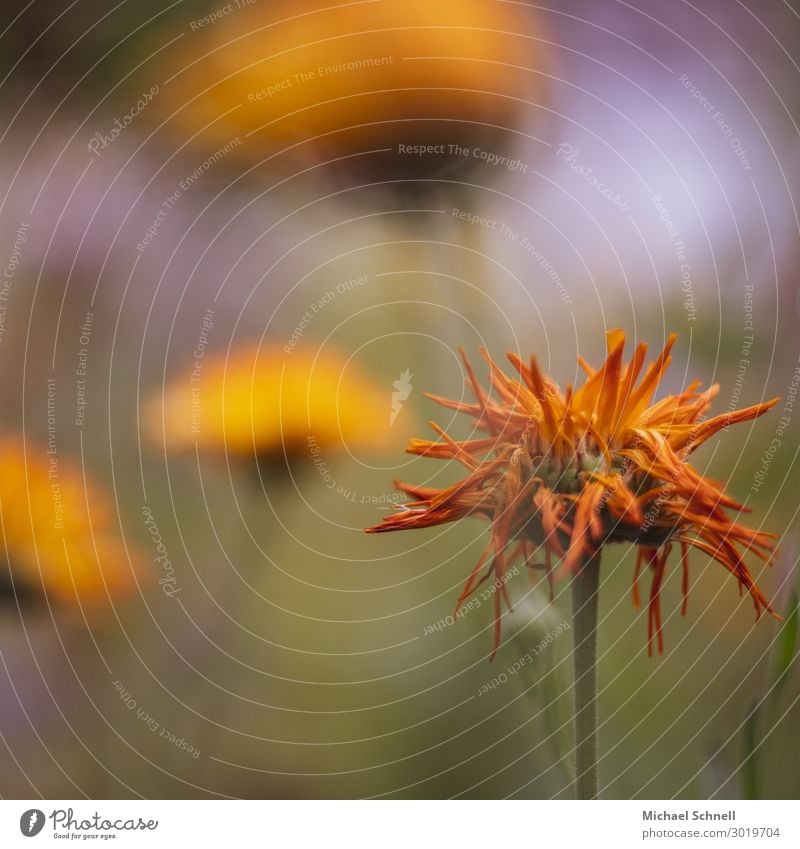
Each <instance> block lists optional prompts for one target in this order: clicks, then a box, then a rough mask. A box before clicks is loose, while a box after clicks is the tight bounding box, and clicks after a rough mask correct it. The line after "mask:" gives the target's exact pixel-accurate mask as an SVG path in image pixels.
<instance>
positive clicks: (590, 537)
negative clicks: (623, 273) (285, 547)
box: [368, 330, 778, 652]
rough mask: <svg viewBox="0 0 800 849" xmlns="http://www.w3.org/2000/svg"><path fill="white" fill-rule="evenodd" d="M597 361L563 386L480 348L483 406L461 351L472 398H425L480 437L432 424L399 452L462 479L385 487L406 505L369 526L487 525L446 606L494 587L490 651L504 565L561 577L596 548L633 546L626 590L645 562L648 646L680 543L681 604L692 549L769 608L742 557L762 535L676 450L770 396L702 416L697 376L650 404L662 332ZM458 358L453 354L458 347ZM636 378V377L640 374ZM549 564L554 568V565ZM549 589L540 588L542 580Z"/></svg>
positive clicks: (762, 543) (712, 391) (762, 544)
mask: <svg viewBox="0 0 800 849" xmlns="http://www.w3.org/2000/svg"><path fill="white" fill-rule="evenodd" d="M607 338H608V357H607V359H606V361H605V363H604V364H603V365H602V367H601V368H600V369H598V370H595V369H593V368H591V367H590V366H589V365H588V364H586V363H585V362H584V361H583V360H581V361H580V364H581V366H582V368H583V369H584V370H585V372H586V374H587V379H586V381H585V383H584V384H583V386H581V387H580V388H579V389H575V390H573V387H572V386H569V385H568V386H567V387H566V390H565V391H564V392H562V391H561V390H560V389H559V388H558V387H557V386H556V384H555V383H553V381H551V380H550V379H549V378H547V377H546V376H544V375H543V374H542V372H541V370H540V369H539V365H538V363H537V361H536V358H535V357H532V358H531V360H530V363H529V364H525V363H524V362H522V360H520V358H519V357H517V356H516V355H515V354H509V355H508V359H509V361H510V362H511V364H512V365H513V366H514V368H515V369H516V370H517V372H518V373H519V375H520V378H521V379H516V378H510V377H507V376H506V375H505V374H503V372H502V371H500V369H499V368H498V366H497V365H496V364H495V363H494V362H493V361H492V360H491V358H490V357H489V355H488V354H487V353H486V352H485V351H482V353H483V356H484V358H485V359H486V361H487V363H488V365H489V370H490V379H491V387H492V389H493V390H494V393H495V394H496V396H497V397H496V400H495V399H494V398H493V397H491V395H490V393H488V392H486V391H485V390H484V389H483V388H482V387H481V385H480V383H479V382H478V380H477V378H476V376H475V373H474V372H473V370H472V368H471V366H470V365H469V363H468V362H467V360H466V358H464V364H465V368H466V371H467V375H468V381H469V385H470V386H471V389H472V392H473V394H474V396H475V403H464V402H460V401H450V400H447V399H445V398H438V397H434V396H431V397H434V400H436V401H438V402H439V403H440V404H442V405H443V406H444V407H447V408H448V409H452V410H457V411H459V412H463V413H466V414H468V415H469V416H472V417H473V419H474V420H475V428H476V430H478V431H483V432H484V433H485V434H486V435H485V436H480V437H477V438H473V439H468V440H463V441H455V440H453V439H451V438H450V437H449V436H448V435H447V434H446V433H445V432H444V431H443V430H442V429H441V428H439V427H438V426H437V425H433V427H434V429H435V430H436V431H437V433H438V434H439V436H440V437H441V439H440V441H438V442H430V441H427V440H421V439H413V440H412V441H411V444H410V446H409V448H408V451H409V452H410V453H412V454H419V455H422V456H425V457H435V458H437V459H442V460H456V461H457V462H459V463H460V464H461V465H463V466H464V467H465V468H466V469H467V471H468V474H467V476H466V477H465V478H463V479H462V480H460V481H459V482H458V483H456V484H454V485H453V486H450V487H447V488H445V489H434V488H430V487H418V486H413V485H410V484H405V483H398V484H397V486H398V488H399V489H400V490H401V491H402V492H404V493H406V494H407V495H409V496H410V497H411V499H412V500H411V503H405V504H403V505H401V506H400V508H399V512H397V513H394V514H392V515H389V516H386V517H385V518H384V522H383V524H381V525H378V526H376V527H372V528H369V529H368V532H370V533H380V532H384V531H396V530H403V529H407V528H425V527H430V526H432V525H440V524H443V523H445V522H452V521H455V520H457V519H461V518H464V517H465V516H481V517H483V518H486V519H488V520H489V521H490V522H491V537H490V540H489V543H488V545H487V546H486V549H485V551H484V553H483V555H482V556H481V558H480V560H479V561H478V563H477V564H476V566H475V568H474V569H473V570H472V573H471V574H470V576H469V579H468V580H467V583H466V585H465V587H464V590H463V593H462V595H461V598H460V599H459V602H458V604H457V608H458V607H460V605H461V602H462V601H463V600H464V599H465V598H466V597H467V596H468V595H470V593H472V592H473V591H474V590H475V588H476V587H477V586H478V584H479V583H480V582H481V581H483V580H486V579H489V578H493V579H494V580H495V581H496V587H497V591H496V592H495V593H494V599H495V651H496V649H497V645H498V643H499V639H500V616H501V607H500V605H501V598H504V599H505V601H506V603H507V604H508V596H507V593H506V588H505V582H504V580H503V577H504V575H505V574H506V572H507V569H508V565H509V562H510V561H512V560H513V559H514V558H522V559H523V560H524V562H525V563H526V564H527V565H528V566H533V565H534V564H533V556H534V553H535V551H536V549H538V548H541V549H542V551H543V555H544V563H543V564H541V565H540V567H539V568H542V569H543V570H544V571H545V573H546V575H547V577H548V579H549V580H550V581H551V582H552V579H553V577H554V576H555V577H560V576H563V575H567V574H574V573H576V572H577V571H579V570H580V569H581V568H583V566H584V564H586V563H587V562H588V561H589V560H590V559H591V558H592V557H593V556H594V555H595V554H596V553H597V552H598V551H599V549H600V547H601V546H602V545H603V544H605V543H608V542H631V543H634V544H635V545H637V546H638V549H639V551H638V560H637V566H636V572H635V575H634V585H633V597H634V603H635V604H636V605H638V603H639V595H638V583H637V582H638V577H639V573H640V570H641V567H642V565H643V564H647V565H648V566H649V567H650V570H651V573H652V583H651V589H650V602H649V617H648V623H649V624H648V649H649V650H650V651H651V652H652V640H653V639H655V640H656V642H657V645H658V649H659V651H662V650H663V640H662V632H661V611H660V603H659V598H660V595H659V594H660V589H661V585H662V581H663V579H664V573H665V570H666V564H667V559H668V557H669V555H670V552H671V550H672V548H673V545H674V544H679V545H680V551H681V557H680V564H681V569H682V572H683V591H684V604H683V611H684V612H685V610H686V594H687V591H688V553H689V549H690V548H697V549H699V550H700V551H702V552H703V553H704V554H707V555H708V556H709V557H712V558H714V559H715V560H716V561H718V562H719V563H721V564H722V565H723V566H724V567H725V568H726V569H727V570H728V571H729V572H731V574H733V576H734V577H735V578H736V580H737V581H738V582H739V585H740V587H741V588H742V589H744V590H747V592H749V593H750V596H751V597H752V600H753V604H754V606H755V610H756V617H758V616H759V615H760V613H761V612H762V610H767V611H769V612H770V613H773V614H774V611H773V609H772V607H771V606H770V604H769V602H768V601H767V600H766V598H765V597H764V595H763V594H762V592H761V591H760V590H759V588H758V587H757V586H756V583H755V581H754V579H753V576H752V575H751V573H750V570H749V569H748V568H747V566H746V564H745V562H744V560H743V553H744V552H751V553H753V554H755V555H756V556H757V557H759V558H761V559H762V560H763V561H765V562H767V563H768V562H770V559H771V553H772V545H771V540H772V539H773V535H772V534H767V533H763V532H761V531H758V530H754V529H752V528H749V527H747V526H745V525H743V524H740V523H739V522H738V521H736V519H735V518H731V517H730V516H729V515H728V513H727V512H726V511H728V510H733V511H736V512H737V513H740V512H742V511H745V510H747V508H746V507H744V506H743V505H742V504H740V503H738V502H737V501H735V500H734V499H733V498H731V497H730V496H728V495H726V494H725V492H724V489H723V486H722V485H721V484H719V483H716V482H714V481H712V480H709V479H708V478H706V477H704V476H703V475H701V474H700V473H699V472H697V471H696V470H695V469H694V468H693V467H692V466H691V465H690V464H689V463H688V462H687V459H686V458H687V457H688V455H689V454H691V452H692V451H694V450H695V449H696V448H697V447H698V446H700V445H702V444H703V443H704V442H705V441H706V440H707V439H708V438H709V437H711V436H713V435H714V434H715V433H717V432H718V431H719V430H721V429H722V428H724V427H727V426H728V425H731V424H735V423H737V422H744V421H748V420H750V419H755V418H757V417H758V416H761V415H763V414H764V413H765V412H766V411H767V410H768V409H769V408H770V407H772V406H773V405H774V404H775V403H776V402H777V401H778V399H777V398H775V399H773V400H772V401H769V402H768V403H765V404H758V405H756V406H754V407H748V408H747V409H743V410H739V411H737V412H735V413H724V414H722V415H719V416H715V417H713V418H706V417H705V414H706V411H707V410H708V409H709V407H710V406H711V401H712V399H713V398H714V397H715V396H716V394H717V392H718V389H719V387H718V386H716V385H715V386H712V387H711V388H709V389H707V390H706V391H705V392H699V391H698V387H699V381H696V382H694V383H692V384H691V385H690V386H688V387H687V388H686V390H685V391H683V392H681V393H680V394H678V395H668V396H666V397H664V398H662V399H661V400H660V401H658V402H656V403H655V404H654V403H653V395H654V393H655V391H656V388H657V387H658V384H659V382H660V380H661V377H662V375H663V374H664V372H665V371H666V369H667V368H668V366H669V363H670V359H671V357H670V351H671V350H672V347H673V344H674V342H675V336H674V335H673V336H670V338H669V341H668V342H667V345H666V347H665V348H664V350H663V351H662V352H661V354H660V355H659V356H658V358H657V359H656V360H655V361H654V362H653V363H651V364H650V365H649V366H648V367H647V368H645V369H644V372H643V371H642V370H643V367H644V363H645V356H646V353H647V346H646V345H645V344H644V343H642V344H640V345H639V346H638V347H637V348H636V350H635V352H634V354H633V357H632V359H631V360H630V362H628V363H627V364H625V363H623V349H624V345H625V337H624V334H623V333H622V332H621V331H619V330H613V331H611V332H610V333H608V336H607ZM462 356H463V354H462ZM640 378H641V379H640ZM553 558H560V565H559V566H558V568H557V569H556V570H555V572H554V569H553ZM551 591H552V583H551Z"/></svg>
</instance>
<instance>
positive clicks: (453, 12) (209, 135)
mask: <svg viewBox="0 0 800 849" xmlns="http://www.w3.org/2000/svg"><path fill="white" fill-rule="evenodd" d="M242 7H243V8H242ZM532 15H533V12H532V11H531V10H530V9H526V10H524V11H523V10H522V8H521V7H520V6H518V5H515V4H513V3H498V2H495V0H439V2H436V3H431V2H427V0H381V2H362V3H353V2H343V0H339V2H326V3H323V4H319V3H310V2H307V0H305V2H299V0H278V1H277V2H271V3H262V2H258V3H253V4H251V5H247V4H241V7H236V8H234V9H233V10H232V11H231V12H230V13H229V14H221V15H218V16H217V18H216V19H215V20H213V21H209V20H208V19H199V20H197V21H194V22H192V24H190V30H191V31H188V32H186V34H185V37H184V38H182V39H181V40H180V41H179V42H178V43H176V44H175V45H174V46H173V47H171V48H170V51H169V53H168V54H165V55H166V56H167V61H169V63H170V67H169V68H166V69H164V76H165V77H167V78H168V82H167V83H166V84H165V85H164V86H163V87H162V91H160V93H159V96H158V97H157V98H156V99H155V101H154V105H155V109H156V111H159V110H160V114H161V115H162V117H163V118H168V119H169V124H168V125H167V126H168V127H169V128H173V129H178V130H180V132H181V134H182V136H184V137H185V136H187V135H188V136H193V137H194V136H195V134H197V139H199V140H200V141H201V142H202V143H203V144H204V145H205V146H207V147H208V148H209V149H215V148H219V147H221V146H224V145H226V144H228V143H229V142H231V140H232V139H234V138H236V137H240V142H241V143H240V144H238V145H237V147H236V150H235V151H234V153H233V155H234V156H244V157H247V159H248V161H260V160H261V159H263V158H265V157H266V156H267V155H268V154H269V152H270V151H271V150H276V149H280V148H281V147H283V146H286V145H291V144H293V143H295V142H301V141H305V140H310V141H311V143H312V146H313V150H314V151H315V153H316V155H317V156H324V157H335V156H346V155H350V154H357V153H362V152H364V151H367V150H369V149H370V148H372V149H380V148H386V147H389V148H392V150H391V151H389V158H390V161H392V162H394V163H395V164H396V163H397V162H398V160H401V161H402V162H403V163H404V164H405V165H407V166H408V167H409V168H410V169H415V170H416V171H419V170H425V171H430V170H431V167H432V166H431V163H433V164H434V166H435V168H436V169H438V168H439V167H441V164H442V162H443V161H444V155H443V151H437V152H436V153H431V154H429V155H423V156H421V157H420V156H419V155H417V156H415V155H411V154H409V155H403V156H400V157H398V155H397V154H398V149H397V146H398V144H399V143H405V144H408V145H414V144H419V143H424V144H426V145H428V144H436V143H451V142H453V143H455V142H458V143H459V144H460V145H464V144H466V143H471V142H474V143H478V142H479V141H481V140H482V139H485V140H488V139H496V138H498V137H500V138H502V137H501V136H499V133H502V132H504V131H506V130H508V129H510V130H512V131H513V130H515V129H520V124H521V119H520V114H521V112H522V108H521V107H523V106H524V105H525V102H526V101H527V102H528V103H534V104H535V103H540V102H541V95H542V89H543V87H544V85H543V82H544V80H545V79H546V76H545V74H544V73H543V72H542V71H543V62H542V54H543V52H544V51H543V44H544V40H542V39H539V38H537V36H538V32H537V31H536V27H535V25H534V23H533V20H534V19H533V17H532ZM528 69H529V70H528ZM153 114H156V113H155V112H154V113H153ZM249 133H254V134H255V135H254V136H253V137H252V138H248V137H247V136H248V134H249ZM504 143H507V142H506V141H505V140H504ZM265 145H266V147H265ZM490 151H491V152H493V153H500V152H503V151H498V150H497V148H496V147H494V146H492V147H491V148H490ZM448 153H449V151H448ZM461 157H462V154H458V156H456V157H450V159H451V160H452V159H453V158H455V159H456V160H459V159H460V158H461ZM374 159H375V157H374V156H370V157H368V160H370V161H373V160H374Z"/></svg>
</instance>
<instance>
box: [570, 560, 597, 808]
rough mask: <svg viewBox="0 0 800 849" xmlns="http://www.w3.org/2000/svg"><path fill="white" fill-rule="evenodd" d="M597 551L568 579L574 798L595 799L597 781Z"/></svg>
mask: <svg viewBox="0 0 800 849" xmlns="http://www.w3.org/2000/svg"><path fill="white" fill-rule="evenodd" d="M599 586H600V550H599V549H598V551H597V553H596V554H595V555H594V556H593V557H590V558H589V559H588V560H586V562H585V563H584V564H583V565H582V566H581V568H580V569H579V571H578V572H577V573H576V575H575V577H574V578H573V579H572V627H573V641H574V648H573V666H574V671H575V681H574V684H573V692H574V699H575V798H576V799H596V798H597V797H598V795H599V782H598V778H597V595H598V588H599Z"/></svg>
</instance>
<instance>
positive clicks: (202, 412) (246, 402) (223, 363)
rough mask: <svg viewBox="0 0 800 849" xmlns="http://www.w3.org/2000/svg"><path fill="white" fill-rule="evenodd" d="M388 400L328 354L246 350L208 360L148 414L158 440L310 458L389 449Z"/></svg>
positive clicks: (174, 383) (218, 449)
mask: <svg viewBox="0 0 800 849" xmlns="http://www.w3.org/2000/svg"><path fill="white" fill-rule="evenodd" d="M388 416H389V395H387V393H386V392H385V391H381V388H380V387H378V386H376V384H375V383H374V382H373V381H372V379H370V378H369V377H368V376H367V375H365V374H363V373H362V372H361V371H360V370H359V369H358V368H357V367H356V366H355V365H354V364H353V363H352V362H348V361H347V360H345V358H344V357H342V356H340V355H338V354H336V353H335V352H333V351H331V350H327V349H326V350H325V351H324V352H316V351H311V352H304V351H301V350H294V351H292V353H288V354H287V353H286V352H285V351H284V350H283V349H282V348H280V347H278V346H277V345H271V346H264V347H259V346H255V345H253V346H247V347H244V348H240V349H238V350H235V351H233V352H232V353H230V354H228V355H227V356H225V357H208V358H206V359H205V360H204V361H203V362H202V368H201V369H200V370H199V371H197V372H196V373H190V372H189V371H187V373H186V374H185V375H184V376H183V377H181V378H179V379H175V380H173V381H172V382H171V383H170V384H169V385H168V386H167V387H166V389H165V390H164V392H163V394H162V395H159V396H158V397H155V398H153V399H151V401H150V402H149V404H148V406H147V409H146V411H145V424H146V427H147V430H148V432H149V434H150V436H151V438H153V439H154V440H155V441H157V442H160V443H163V444H165V446H166V447H167V448H170V449H176V450H187V449H189V450H192V451H193V450H194V448H195V445H196V446H197V447H199V448H200V449H205V450H211V451H214V452H222V451H225V452H228V453H231V454H239V455H250V456H253V455H258V456H259V457H263V458H275V459H280V458H282V457H283V456H284V455H286V456H291V455H293V454H302V453H303V452H307V451H308V446H309V444H310V442H309V440H313V442H314V445H315V446H318V447H320V448H327V449H331V450H343V449H345V448H353V449H379V448H381V447H383V446H385V445H386V444H387V428H386V423H387V421H388Z"/></svg>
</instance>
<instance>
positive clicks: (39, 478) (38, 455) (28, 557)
mask: <svg viewBox="0 0 800 849" xmlns="http://www.w3.org/2000/svg"><path fill="white" fill-rule="evenodd" d="M0 469H2V473H1V474H0V535H1V536H0V542H2V547H3V550H4V553H5V564H4V565H3V567H2V571H3V583H4V584H7V585H8V586H9V587H10V588H13V589H12V591H13V593H14V594H15V595H17V597H18V598H19V597H23V596H25V595H27V594H29V593H33V594H34V595H40V594H42V593H44V594H46V595H47V597H48V598H49V599H50V600H51V601H53V602H56V603H60V604H65V605H80V606H82V607H83V606H95V605H99V604H102V603H105V602H108V601H111V600H112V599H116V598H119V597H121V596H123V595H126V594H127V593H129V592H131V591H132V590H133V589H134V587H135V585H136V580H135V577H134V572H133V566H134V565H135V564H133V563H132V562H131V552H129V551H128V550H127V547H126V544H125V542H124V540H123V539H122V537H121V536H120V534H119V528H118V526H117V523H116V520H115V513H114V512H113V510H111V509H110V505H111V504H112V503H113V502H112V498H111V497H110V496H109V495H108V493H106V492H105V491H103V490H101V489H100V488H99V487H97V486H96V485H95V484H94V483H91V482H88V481H86V479H85V476H84V474H83V471H82V470H81V469H80V468H77V467H74V466H72V465H71V464H69V463H67V462H65V461H64V460H62V459H61V458H60V457H58V456H57V455H55V454H50V453H47V452H46V451H45V449H44V448H43V447H42V446H41V445H36V444H32V443H31V442H30V441H27V440H23V439H22V438H17V437H5V438H3V439H1V440H0Z"/></svg>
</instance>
